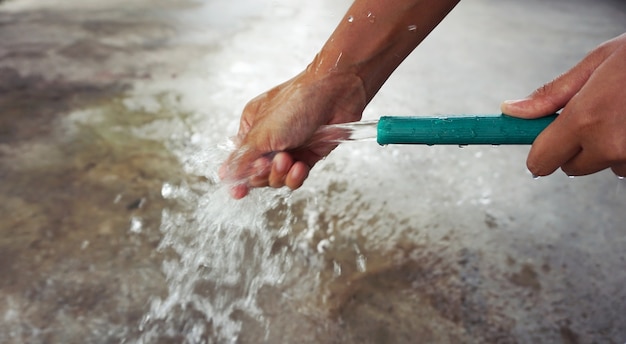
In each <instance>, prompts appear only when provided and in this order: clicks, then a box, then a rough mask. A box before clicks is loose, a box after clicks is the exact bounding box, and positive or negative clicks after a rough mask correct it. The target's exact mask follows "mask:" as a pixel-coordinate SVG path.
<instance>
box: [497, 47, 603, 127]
mask: <svg viewBox="0 0 626 344" xmlns="http://www.w3.org/2000/svg"><path fill="white" fill-rule="evenodd" d="M600 54H601V52H600V51H599V50H595V51H594V52H592V53H590V54H589V55H587V56H586V57H585V58H584V59H583V60H582V61H581V62H579V63H578V64H577V65H576V66H574V67H573V68H572V69H570V70H568V71H567V72H565V73H563V74H562V75H560V76H559V77H557V78H556V79H554V80H552V81H550V82H548V83H547V84H544V85H543V86H541V87H539V88H538V89H536V90H535V91H534V92H533V93H532V94H531V95H530V96H528V97H526V98H524V99H519V100H506V101H504V102H503V103H502V105H501V106H500V109H501V111H502V113H504V114H507V115H510V116H515V117H521V118H538V117H543V116H547V115H550V114H553V113H555V112H557V111H559V110H560V109H562V108H563V107H564V106H565V105H566V104H567V103H568V102H569V100H570V99H572V97H574V96H575V95H576V93H578V91H580V89H581V88H582V87H583V86H584V85H585V83H587V80H588V79H589V77H590V76H591V74H592V73H593V71H594V70H595V69H596V68H597V67H598V65H599V64H600V63H601V62H602V60H603V58H601V56H599V55H600Z"/></svg>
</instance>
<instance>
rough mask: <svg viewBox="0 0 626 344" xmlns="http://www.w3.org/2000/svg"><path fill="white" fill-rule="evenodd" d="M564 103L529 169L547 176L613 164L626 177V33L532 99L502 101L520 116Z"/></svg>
mask: <svg viewBox="0 0 626 344" xmlns="http://www.w3.org/2000/svg"><path fill="white" fill-rule="evenodd" d="M561 108H562V109H563V110H562V111H561V114H560V115H559V116H558V117H557V118H556V119H555V121H554V122H553V123H552V124H551V125H550V126H548V127H547V128H546V129H545V130H544V131H543V132H542V133H541V134H540V135H539V136H538V137H537V139H536V140H535V142H534V143H533V145H532V148H531V150H530V153H529V155H528V160H527V165H528V169H529V170H530V171H531V172H532V173H533V174H534V175H537V176H546V175H549V174H551V173H553V172H554V171H555V170H556V169H558V168H559V167H560V168H561V170H563V172H565V173H566V174H568V175H570V176H580V175H587V174H591V173H595V172H598V171H601V170H604V169H606V168H611V169H612V170H613V172H614V173H615V174H617V175H618V176H622V177H624V176H626V34H622V35H621V36H619V37H616V38H614V39H612V40H609V41H607V42H605V43H604V44H602V45H600V46H599V47H597V48H596V49H594V50H593V51H591V52H590V53H589V54H588V55H587V56H586V57H585V58H584V59H583V60H582V61H581V62H580V63H578V64H577V65H576V66H574V67H573V68H572V69H570V70H569V71H567V72H566V73H564V74H563V75H561V76H559V77H558V78H556V79H555V80H554V81H552V82H549V83H547V84H545V85H543V86H542V87H540V88H539V89H537V90H536V91H535V92H533V93H532V94H531V95H530V96H529V97H528V98H526V99H522V100H517V101H507V102H504V103H503V104H502V112H503V113H506V114H508V115H511V116H516V117H522V118H538V117H542V116H545V115H548V114H551V113H554V112H556V111H558V110H560V109H561Z"/></svg>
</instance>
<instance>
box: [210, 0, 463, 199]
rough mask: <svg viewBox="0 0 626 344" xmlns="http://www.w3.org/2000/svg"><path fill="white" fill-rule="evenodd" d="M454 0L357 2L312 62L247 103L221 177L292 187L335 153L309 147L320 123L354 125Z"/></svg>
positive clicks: (240, 185) (242, 190)
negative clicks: (232, 148)
mask: <svg viewBox="0 0 626 344" xmlns="http://www.w3.org/2000/svg"><path fill="white" fill-rule="evenodd" d="M458 2H459V0H386V1H381V0H356V1H354V3H353V4H352V6H351V7H350V9H349V10H348V12H347V13H346V15H345V16H344V18H343V19H342V20H341V22H340V23H339V25H338V26H337V28H336V29H335V31H334V32H333V34H332V35H331V36H330V38H329V39H328V41H327V42H326V44H325V45H324V46H323V48H322V49H321V51H320V52H319V53H318V54H317V55H316V56H315V58H314V60H313V62H312V63H311V64H309V66H308V67H307V68H306V70H304V71H303V72H302V73H300V74H299V75H297V76H296V77H294V78H293V79H291V80H289V81H287V82H285V83H283V84H281V85H278V86H276V87H275V88H273V89H271V90H269V91H268V92H266V93H264V94H262V95H260V96H259V97H257V98H255V99H253V100H252V101H250V102H249V103H248V104H247V105H246V107H245V109H244V111H243V115H242V118H241V123H240V127H239V132H238V135H237V140H238V142H237V144H238V150H237V151H236V152H234V153H233V154H232V155H231V156H230V157H229V158H228V160H227V161H226V162H225V163H224V165H223V166H222V169H221V171H220V174H221V176H222V178H224V179H225V180H229V181H231V182H233V183H235V184H236V186H235V187H234V188H233V196H234V197H235V198H242V197H244V196H245V195H246V194H247V192H248V190H249V188H250V187H262V186H272V187H281V186H284V185H287V186H289V187H290V188H292V189H296V188H298V187H300V186H301V185H302V183H303V182H304V180H305V179H306V177H307V176H308V173H309V170H310V168H311V167H313V165H314V164H315V163H316V162H317V161H319V160H320V159H321V158H323V157H324V156H326V155H327V154H328V153H330V151H331V150H332V149H333V148H334V146H333V145H327V146H319V145H318V146H315V147H311V146H310V145H309V144H310V139H311V137H312V135H313V133H314V132H315V131H316V130H317V129H318V128H319V127H320V126H322V125H325V124H334V123H344V122H350V121H357V120H359V119H360V118H361V115H362V112H363V110H364V108H365V106H366V105H367V104H368V103H369V101H370V100H371V99H372V98H373V97H374V95H375V94H376V93H377V92H378V90H379V89H380V87H381V86H382V85H383V83H384V82H385V81H386V80H387V79H388V78H389V76H390V75H391V73H392V72H393V71H394V70H395V69H396V68H397V67H398V65H400V63H401V62H402V61H403V60H404V59H405V58H406V57H407V56H408V55H409V54H410V53H411V51H413V49H415V47H416V46H417V45H418V44H419V43H420V42H421V41H422V40H423V39H424V38H425V37H426V36H427V35H428V34H429V33H430V32H431V31H432V30H433V28H435V26H437V24H438V23H439V22H440V21H441V20H443V18H444V17H445V16H446V15H447V14H448V13H449V12H450V11H451V10H452V9H453V8H454V6H455V5H456V4H457V3H458Z"/></svg>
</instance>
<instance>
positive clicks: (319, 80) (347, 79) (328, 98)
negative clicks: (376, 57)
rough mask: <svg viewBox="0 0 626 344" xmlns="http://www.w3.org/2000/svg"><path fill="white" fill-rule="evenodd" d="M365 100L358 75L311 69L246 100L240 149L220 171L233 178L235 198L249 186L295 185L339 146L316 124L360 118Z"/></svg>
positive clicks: (233, 194)
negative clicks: (322, 135) (323, 136)
mask: <svg viewBox="0 0 626 344" xmlns="http://www.w3.org/2000/svg"><path fill="white" fill-rule="evenodd" d="M366 103H367V101H366V95H365V90H364V88H363V82H362V80H361V79H360V78H359V77H358V76H356V75H354V74H349V73H339V72H332V71H330V72H328V73H324V74H323V75H318V73H317V71H316V70H314V68H308V69H307V70H306V71H305V72H303V73H301V74H299V75H298V76H296V77H295V78H293V79H291V80H289V81H287V82H285V83H283V84H281V85H279V86H277V87H275V88H273V89H271V90H270V91H268V92H266V93H264V94H262V95H260V96H258V97H257V98H255V99H253V100H252V101H250V102H249V103H248V104H247V105H246V107H245V109H244V111H243V115H242V118H241V122H240V126H239V132H238V134H237V139H236V141H237V142H236V143H237V146H238V148H237V150H236V151H235V152H234V153H232V154H231V155H230V156H229V157H228V159H227V160H226V162H225V163H224V165H223V166H222V168H221V169H220V176H221V177H222V179H224V180H226V181H230V182H233V183H234V186H233V187H232V190H231V194H232V196H233V197H234V198H236V199H240V198H243V197H245V196H246V194H247V193H248V191H249V189H250V188H251V187H264V186H271V187H275V188H278V187H282V186H285V185H286V186H288V187H290V188H291V189H297V188H299V187H300V186H301V185H302V183H303V182H304V180H305V179H306V177H307V176H308V174H309V170H310V169H311V167H313V165H315V163H316V162H318V161H319V160H320V159H322V158H323V157H325V156H326V155H328V154H329V153H330V152H331V151H332V150H333V149H334V148H335V147H336V143H332V141H325V140H321V139H320V138H319V137H317V136H315V137H314V133H315V132H316V131H317V129H318V128H320V127H321V126H322V125H325V124H336V123H346V122H352V121H358V120H360V119H361V115H362V112H363V109H364V108H365V105H366ZM315 141H319V142H315Z"/></svg>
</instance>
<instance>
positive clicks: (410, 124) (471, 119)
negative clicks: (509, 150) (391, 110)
mask: <svg viewBox="0 0 626 344" xmlns="http://www.w3.org/2000/svg"><path fill="white" fill-rule="evenodd" d="M556 116H557V114H554V115H550V116H547V117H542V118H538V119H521V118H516V117H511V116H507V115H484V116H476V115H471V116H470V115H462V116H450V117H400V116H383V117H381V118H380V119H379V120H378V125H377V135H376V141H378V144H380V145H388V144H426V145H482V144H485V145H486V144H490V145H528V144H532V143H533V141H534V140H535V138H536V137H537V135H539V133H541V131H542V130H543V129H545V128H546V127H547V126H548V125H549V124H550V123H552V121H553V120H554V119H555V118H556Z"/></svg>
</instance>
